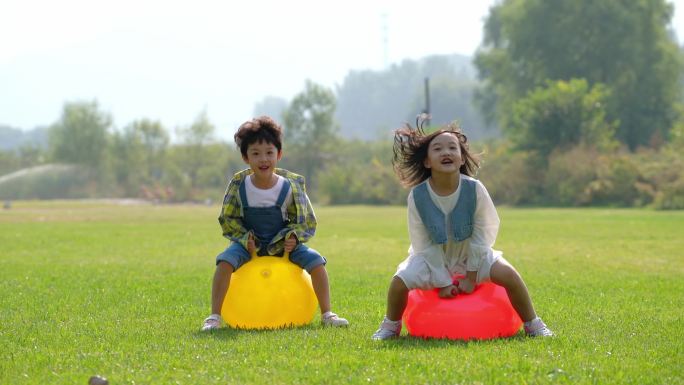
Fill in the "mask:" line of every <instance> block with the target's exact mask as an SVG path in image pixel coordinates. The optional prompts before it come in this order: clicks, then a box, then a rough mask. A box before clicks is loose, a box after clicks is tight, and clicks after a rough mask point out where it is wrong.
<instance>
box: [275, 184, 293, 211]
mask: <svg viewBox="0 0 684 385" xmlns="http://www.w3.org/2000/svg"><path fill="white" fill-rule="evenodd" d="M289 192H290V181H289V180H287V179H285V180H284V181H283V187H281V188H280V195H278V200H277V201H276V206H278V207H281V208H282V207H283V204H284V203H285V198H287V193H289Z"/></svg>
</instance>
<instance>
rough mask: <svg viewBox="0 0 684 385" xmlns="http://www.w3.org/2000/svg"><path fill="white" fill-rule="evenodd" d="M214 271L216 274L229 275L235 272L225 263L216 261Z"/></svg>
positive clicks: (231, 266)
mask: <svg viewBox="0 0 684 385" xmlns="http://www.w3.org/2000/svg"><path fill="white" fill-rule="evenodd" d="M216 271H217V272H218V273H225V274H230V273H232V272H234V271H235V267H233V265H231V264H230V263H228V262H227V261H218V262H217V263H216Z"/></svg>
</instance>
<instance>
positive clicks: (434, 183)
mask: <svg viewBox="0 0 684 385" xmlns="http://www.w3.org/2000/svg"><path fill="white" fill-rule="evenodd" d="M421 118H422V117H419V119H418V120H417V121H416V128H415V129H413V128H411V126H410V125H408V124H407V125H406V127H404V128H402V129H399V130H397V131H396V132H395V135H394V158H393V160H392V164H393V165H394V169H395V171H396V173H397V176H398V177H399V179H400V181H401V182H402V184H403V185H404V186H407V187H413V188H412V189H411V192H410V193H409V195H408V225H409V237H410V240H411V247H410V248H409V256H408V258H407V259H406V260H404V261H403V262H402V263H401V264H400V265H399V267H398V269H397V272H396V273H395V275H394V278H393V279H392V282H391V283H390V287H389V291H388V293H387V314H386V315H385V318H384V320H383V321H382V323H381V324H380V328H379V329H378V330H377V331H376V332H375V334H373V337H372V338H373V339H374V340H384V339H388V338H393V337H397V336H399V333H400V331H401V317H402V315H403V313H404V309H405V308H406V302H407V298H408V293H409V290H411V289H417V288H419V289H433V288H439V296H440V297H442V298H453V297H455V296H456V295H460V294H470V293H472V291H473V289H474V288H475V285H477V284H479V283H482V282H485V281H491V282H494V283H496V284H497V285H500V286H503V287H504V288H505V289H506V292H507V293H508V298H509V299H510V301H511V304H512V305H513V307H514V308H515V310H516V311H517V312H518V315H520V318H521V319H522V320H523V321H524V322H525V324H524V326H525V332H526V333H527V335H528V336H545V337H546V336H552V335H553V333H552V332H551V330H549V329H548V328H547V327H546V325H545V324H544V322H543V321H542V320H541V319H540V318H539V317H537V314H536V313H535V311H534V307H533V306H532V301H531V299H530V296H529V294H528V293H527V287H526V286H525V283H524V282H523V280H522V278H521V277H520V274H518V272H517V271H516V270H515V268H513V266H511V265H510V264H509V263H508V261H506V260H505V259H504V258H503V257H502V253H501V252H500V251H498V250H494V249H492V246H493V245H494V241H495V240H496V234H497V231H498V229H499V217H498V215H497V213H496V209H495V208H494V204H493V203H492V200H491V198H490V197H489V194H488V193H487V190H486V189H485V187H484V185H482V183H481V182H480V181H478V180H476V179H473V178H472V176H474V175H475V171H476V170H477V168H478V167H479V160H478V159H477V157H476V156H474V155H473V154H471V153H470V152H469V150H468V144H467V138H466V136H465V135H464V134H463V133H462V132H461V130H460V129H459V127H458V126H457V125H456V124H454V123H452V124H449V125H447V126H446V127H443V128H442V129H440V130H438V131H436V132H434V133H432V134H429V135H428V134H426V133H425V132H424V131H423V127H422V126H423V123H424V121H425V120H422V121H421ZM454 274H461V275H465V278H462V279H459V280H457V282H452V275H454Z"/></svg>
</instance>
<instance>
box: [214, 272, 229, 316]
mask: <svg viewBox="0 0 684 385" xmlns="http://www.w3.org/2000/svg"><path fill="white" fill-rule="evenodd" d="M233 271H234V269H233V266H231V264H230V263H228V262H219V263H218V265H216V272H215V273H214V282H213V284H212V286H211V314H221V307H223V300H224V299H225V298H226V292H227V291H228V286H230V276H231V275H232V274H233Z"/></svg>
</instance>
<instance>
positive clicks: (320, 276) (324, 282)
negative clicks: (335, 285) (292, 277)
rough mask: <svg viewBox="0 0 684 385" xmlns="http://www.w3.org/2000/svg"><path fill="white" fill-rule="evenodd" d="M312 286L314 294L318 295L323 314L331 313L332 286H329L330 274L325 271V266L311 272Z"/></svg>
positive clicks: (319, 266)
mask: <svg viewBox="0 0 684 385" xmlns="http://www.w3.org/2000/svg"><path fill="white" fill-rule="evenodd" d="M311 284H312V285H313V289H314V293H316V298H318V306H319V307H320V308H321V314H324V313H326V312H329V311H330V285H329V284H328V272H327V271H326V270H325V265H318V266H316V267H314V268H313V270H311Z"/></svg>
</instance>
